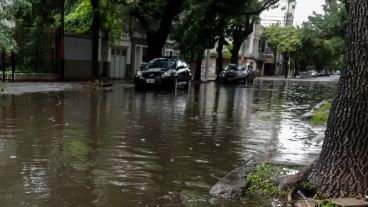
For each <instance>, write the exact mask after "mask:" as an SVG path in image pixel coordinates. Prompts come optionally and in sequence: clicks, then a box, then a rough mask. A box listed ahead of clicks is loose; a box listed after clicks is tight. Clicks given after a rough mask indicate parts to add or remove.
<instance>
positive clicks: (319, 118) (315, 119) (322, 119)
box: [311, 103, 331, 125]
mask: <svg viewBox="0 0 368 207" xmlns="http://www.w3.org/2000/svg"><path fill="white" fill-rule="evenodd" d="M330 109H331V103H326V104H324V105H323V106H322V107H321V108H320V109H318V110H316V111H314V113H313V116H312V118H311V124H313V125H322V124H326V123H327V121H328V116H329V115H330Z"/></svg>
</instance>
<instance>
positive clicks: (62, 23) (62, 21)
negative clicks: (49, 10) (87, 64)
mask: <svg viewBox="0 0 368 207" xmlns="http://www.w3.org/2000/svg"><path fill="white" fill-rule="evenodd" d="M64 10H65V0H61V1H60V29H59V32H60V34H59V37H60V42H59V44H60V48H59V49H60V51H59V56H60V80H61V81H63V80H64V67H65V66H64V65H65V62H64V27H65V12H64Z"/></svg>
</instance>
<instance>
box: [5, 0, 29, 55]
mask: <svg viewBox="0 0 368 207" xmlns="http://www.w3.org/2000/svg"><path fill="white" fill-rule="evenodd" d="M30 8H31V5H30V4H29V2H28V1H26V0H14V1H7V0H0V50H3V51H5V52H6V53H10V52H13V51H15V50H16V49H17V44H16V41H15V40H14V27H15V21H16V15H17V14H18V13H19V12H21V11H22V12H26V11H28V10H29V9H30Z"/></svg>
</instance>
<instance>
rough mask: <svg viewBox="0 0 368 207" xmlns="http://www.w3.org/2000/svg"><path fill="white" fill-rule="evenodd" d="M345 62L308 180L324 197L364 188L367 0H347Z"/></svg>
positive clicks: (367, 164)
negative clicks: (347, 17)
mask: <svg viewBox="0 0 368 207" xmlns="http://www.w3.org/2000/svg"><path fill="white" fill-rule="evenodd" d="M349 3H350V9H349V25H348V30H347V33H346V34H347V36H346V44H347V45H346V48H345V63H344V66H345V67H344V68H343V70H342V74H341V78H340V81H339V84H338V90H337V96H336V97H335V99H334V101H333V103H332V109H331V112H330V117H329V120H328V124H327V130H326V132H325V140H324V143H323V147H322V152H321V154H320V157H319V158H318V159H317V160H316V162H315V163H314V164H313V165H312V168H311V169H310V172H309V174H308V177H307V179H308V181H309V182H310V183H311V184H313V185H314V186H316V187H317V188H318V189H319V190H320V192H321V193H322V194H323V195H324V196H325V197H339V196H353V197H354V196H358V195H366V194H367V189H368V176H367V172H368V147H367V146H368V136H367V135H368V124H367V123H368V58H367V57H368V46H367V42H368V36H367V32H368V15H367V12H368V1H359V0H351V1H349Z"/></svg>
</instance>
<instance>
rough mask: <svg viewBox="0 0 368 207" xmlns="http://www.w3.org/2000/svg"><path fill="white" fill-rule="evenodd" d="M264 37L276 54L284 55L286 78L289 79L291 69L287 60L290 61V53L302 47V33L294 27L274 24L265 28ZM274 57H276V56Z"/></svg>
mask: <svg viewBox="0 0 368 207" xmlns="http://www.w3.org/2000/svg"><path fill="white" fill-rule="evenodd" d="M264 35H265V37H266V42H267V44H268V46H269V47H270V48H271V49H272V50H273V51H274V53H276V52H280V53H281V54H282V55H283V57H284V65H285V78H287V76H288V73H289V69H288V64H287V62H286V61H285V60H288V61H290V59H289V57H290V53H292V52H294V51H296V50H297V49H298V48H299V47H301V34H300V31H299V30H298V29H297V28H295V27H293V26H286V27H282V26H280V25H279V24H272V25H270V26H268V27H266V28H265V30H264ZM274 56H275V57H276V54H275V55H274ZM275 64H276V61H275Z"/></svg>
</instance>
